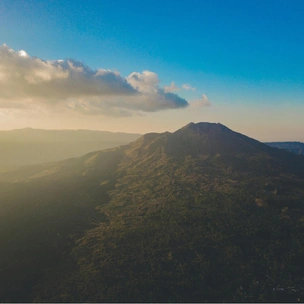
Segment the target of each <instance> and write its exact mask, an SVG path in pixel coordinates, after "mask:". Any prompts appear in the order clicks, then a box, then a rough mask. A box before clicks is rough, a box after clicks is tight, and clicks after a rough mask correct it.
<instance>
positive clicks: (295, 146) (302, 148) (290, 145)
mask: <svg viewBox="0 0 304 304" xmlns="http://www.w3.org/2000/svg"><path fill="white" fill-rule="evenodd" d="M265 144H267V145H269V146H270V147H274V148H279V149H284V150H287V151H290V152H292V153H296V154H301V155H304V143H302V142H298V141H285V142H266V143H265Z"/></svg>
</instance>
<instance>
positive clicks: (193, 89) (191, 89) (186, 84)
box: [182, 83, 196, 91]
mask: <svg viewBox="0 0 304 304" xmlns="http://www.w3.org/2000/svg"><path fill="white" fill-rule="evenodd" d="M182 88H183V89H184V90H186V91H195V90H196V88H194V87H192V86H191V85H190V84H189V83H185V84H183V85H182Z"/></svg>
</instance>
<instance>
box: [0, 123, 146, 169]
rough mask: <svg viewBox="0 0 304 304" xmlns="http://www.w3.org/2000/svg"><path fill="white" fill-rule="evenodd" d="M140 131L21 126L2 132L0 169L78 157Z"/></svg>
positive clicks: (126, 139) (122, 141) (132, 137)
mask: <svg viewBox="0 0 304 304" xmlns="http://www.w3.org/2000/svg"><path fill="white" fill-rule="evenodd" d="M139 136H141V135H140V134H129V133H113V132H106V131H91V130H39V129H31V128H26V129H19V130H11V131H0V146H1V149H0V171H1V170H2V171H4V170H7V169H11V168H15V167H19V166H24V165H32V164H37V163H45V162H51V161H58V160H63V159H66V158H70V157H78V156H81V155H83V154H85V153H88V152H92V151H96V150H103V149H107V148H112V147H116V146H119V145H124V144H127V143H130V142H131V141H134V140H136V139H137V138H138V137H139Z"/></svg>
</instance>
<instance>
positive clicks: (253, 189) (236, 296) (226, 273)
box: [0, 123, 304, 302]
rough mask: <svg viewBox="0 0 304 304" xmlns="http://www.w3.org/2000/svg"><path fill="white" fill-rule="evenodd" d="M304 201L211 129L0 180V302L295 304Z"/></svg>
mask: <svg viewBox="0 0 304 304" xmlns="http://www.w3.org/2000/svg"><path fill="white" fill-rule="evenodd" d="M303 189H304V157H303V156H302V155H296V154H293V153H290V152H288V151H285V150H282V149H276V148H272V147H270V146H268V145H266V144H263V143H261V142H259V141H256V140H254V139H252V138H249V137H247V136H245V135H242V134H240V133H236V132H234V131H232V130H230V129H229V128H227V127H225V126H223V125H221V124H212V123H198V124H194V123H190V124H188V125H186V126H184V127H183V128H181V129H179V130H177V131H176V132H173V133H170V132H165V133H150V134H146V135H143V136H141V137H140V138H138V139H136V140H135V141H133V142H131V143H129V144H126V145H123V146H119V147H116V148H111V149H107V150H103V151H96V152H91V153H88V154H86V155H83V156H81V157H78V158H71V159H68V160H63V161H59V162H53V163H48V164H37V165H34V166H28V167H24V168H20V169H17V170H14V171H10V172H5V173H2V174H0V207H1V213H0V241H1V246H2V249H1V251H0V279H1V282H2V284H1V285H0V301H1V302H33V301H35V302H297V301H302V300H303V299H304V287H303V279H304V276H303V273H304V263H303V260H304V237H303V232H304V205H303V201H304V190H303Z"/></svg>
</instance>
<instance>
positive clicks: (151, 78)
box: [0, 45, 189, 115]
mask: <svg viewBox="0 0 304 304" xmlns="http://www.w3.org/2000/svg"><path fill="white" fill-rule="evenodd" d="M187 106H189V104H188V102H187V101H186V100H185V99H183V98H181V97H179V96H178V95H176V94H173V93H170V92H167V91H165V89H164V88H161V87H159V79H158V75H157V74H156V73H153V72H150V71H144V72H142V73H138V72H133V73H131V74H130V75H129V76H128V77H123V76H121V75H120V73H119V72H117V71H112V70H105V69H98V70H93V69H91V68H89V67H87V66H85V65H84V64H83V63H81V62H78V61H75V60H55V61H50V60H42V59H39V58H36V57H31V56H29V55H28V54H27V53H26V52H25V51H23V50H21V51H17V52H15V51H14V50H12V49H10V48H9V47H8V46H6V45H2V46H0V108H34V107H46V108H48V109H51V108H55V107H57V108H62V109H70V110H73V111H77V112H80V113H83V114H113V115H132V114H134V113H136V112H140V111H144V112H145V111H146V112H147V111H159V110H165V109H173V108H183V107H187Z"/></svg>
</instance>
